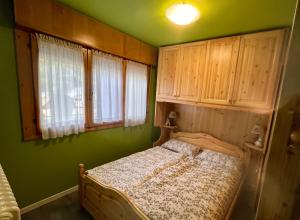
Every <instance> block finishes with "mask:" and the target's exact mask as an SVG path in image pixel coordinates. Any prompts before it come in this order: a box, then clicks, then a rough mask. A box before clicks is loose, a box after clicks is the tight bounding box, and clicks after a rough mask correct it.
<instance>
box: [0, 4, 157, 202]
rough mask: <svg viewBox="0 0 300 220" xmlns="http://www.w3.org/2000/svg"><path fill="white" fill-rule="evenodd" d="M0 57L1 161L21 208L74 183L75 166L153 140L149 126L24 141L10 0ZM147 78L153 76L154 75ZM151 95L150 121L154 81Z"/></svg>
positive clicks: (0, 8) (1, 16) (2, 9)
mask: <svg viewBox="0 0 300 220" xmlns="http://www.w3.org/2000/svg"><path fill="white" fill-rule="evenodd" d="M0 56H1V59H0V100H1V103H2V104H1V107H0V163H1V165H2V166H3V168H4V170H5V172H6V174H7V177H8V179H9V181H10V184H11V186H12V188H13V191H14V193H15V196H16V198H17V201H18V203H19V205H20V206H21V207H24V206H27V205H29V204H32V203H34V202H37V201H39V200H41V199H43V198H46V197H49V196H51V195H53V194H55V193H58V192H61V191H63V190H65V189H68V188H70V187H72V186H74V185H75V184H77V165H78V164H79V163H80V162H83V163H85V164H86V166H87V168H91V167H93V166H96V165H99V164H102V163H105V162H108V161H111V160H114V159H117V158H120V157H122V156H125V155H128V154H130V153H133V152H136V151H140V150H144V149H146V148H147V147H149V146H151V143H152V139H153V138H156V137H157V131H155V130H153V126H152V124H153V123H150V124H147V125H144V126H140V127H135V128H126V129H125V128H116V129H107V130H102V131H97V132H87V133H84V134H81V135H80V136H72V137H66V138H63V139H56V140H52V141H31V142H23V141H22V130H21V118H20V110H19V100H18V84H17V82H18V81H17V73H16V60H15V47H14V33H13V15H12V1H10V0H1V5H0ZM152 76H153V77H154V78H155V76H156V74H155V72H153V73H152ZM151 93H152V94H151V119H152V120H151V121H153V110H154V109H153V107H154V105H153V103H154V94H155V80H153V81H152V86H151ZM152 136H155V137H152Z"/></svg>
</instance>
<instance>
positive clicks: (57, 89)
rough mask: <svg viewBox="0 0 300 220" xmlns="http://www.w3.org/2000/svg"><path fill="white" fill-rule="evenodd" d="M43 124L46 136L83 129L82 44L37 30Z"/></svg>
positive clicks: (67, 133) (77, 131)
mask: <svg viewBox="0 0 300 220" xmlns="http://www.w3.org/2000/svg"><path fill="white" fill-rule="evenodd" d="M37 42H38V54H39V59H38V88H39V111H40V114H39V115H40V128H41V132H42V136H43V139H48V138H56V137H62V136H64V135H70V134H78V133H79V132H83V131H84V124H85V105H84V60H83V52H82V47H81V46H79V45H75V44H72V43H69V42H65V41H62V40H59V39H55V38H52V37H49V36H45V35H41V34H37Z"/></svg>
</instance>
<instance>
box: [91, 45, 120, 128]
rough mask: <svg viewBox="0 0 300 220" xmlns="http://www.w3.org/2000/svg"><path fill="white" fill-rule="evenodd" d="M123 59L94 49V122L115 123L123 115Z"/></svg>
mask: <svg viewBox="0 0 300 220" xmlns="http://www.w3.org/2000/svg"><path fill="white" fill-rule="evenodd" d="M122 70H123V64H122V59H121V58H118V57H114V56H111V55H109V54H104V53H101V52H99V51H93V59H92V81H93V122H94V123H100V124H101V123H113V122H119V121H121V120H122V118H123V117H122V116H123V111H122V109H123V100H122V99H123V96H122V94H123V91H122V90H123V74H122V72H123V71H122Z"/></svg>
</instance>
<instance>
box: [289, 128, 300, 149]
mask: <svg viewBox="0 0 300 220" xmlns="http://www.w3.org/2000/svg"><path fill="white" fill-rule="evenodd" d="M290 140H291V145H292V146H293V147H300V130H296V131H293V132H292V133H291V135H290Z"/></svg>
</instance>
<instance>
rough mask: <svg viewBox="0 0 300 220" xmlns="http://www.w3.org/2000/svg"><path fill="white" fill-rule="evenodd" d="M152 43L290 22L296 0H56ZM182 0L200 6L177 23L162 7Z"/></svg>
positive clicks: (282, 25) (198, 37)
mask: <svg viewBox="0 0 300 220" xmlns="http://www.w3.org/2000/svg"><path fill="white" fill-rule="evenodd" d="M57 1H58V2H61V3H63V4H66V5H68V6H70V7H73V8H74V9H76V10H78V11H80V12H82V13H85V14H86V15H88V16H91V17H94V18H96V19H98V20H100V21H102V22H104V23H106V24H109V25H111V26H113V27H115V28H118V29H120V30H121V31H124V32H126V33H129V34H131V35H133V36H135V37H137V38H139V39H142V40H144V41H145V42H148V43H150V44H153V45H156V46H162V45H168V44H175V43H181V42H189V41H195V40H200V39H208V38H214V37H221V36H226V35H232V34H239V33H248V32H253V31H258V30H266V29H272V28H277V27H284V26H289V25H291V22H292V18H293V12H294V8H295V4H296V0H184V1H183V0H106V1H104V0H102V1H101V0H100V1H99V0H84V1H83V0H57ZM181 2H186V3H190V4H192V5H194V6H195V7H197V8H198V9H199V10H200V13H201V17H200V19H199V20H198V21H196V22H195V23H192V24H190V25H187V26H178V25H175V24H173V23H171V22H170V21H169V20H168V19H167V18H166V16H165V11H166V9H167V8H168V7H170V6H171V5H172V4H174V3H181Z"/></svg>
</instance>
